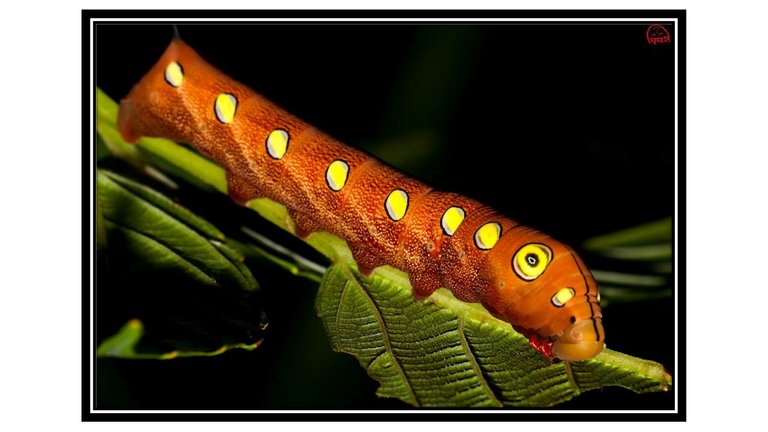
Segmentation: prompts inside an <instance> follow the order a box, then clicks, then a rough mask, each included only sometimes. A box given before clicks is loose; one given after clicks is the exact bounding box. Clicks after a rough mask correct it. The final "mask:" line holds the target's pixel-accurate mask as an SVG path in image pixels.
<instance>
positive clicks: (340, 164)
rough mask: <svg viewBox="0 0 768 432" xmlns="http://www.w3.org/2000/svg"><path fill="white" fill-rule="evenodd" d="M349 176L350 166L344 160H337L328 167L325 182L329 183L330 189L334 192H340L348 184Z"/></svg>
mask: <svg viewBox="0 0 768 432" xmlns="http://www.w3.org/2000/svg"><path fill="white" fill-rule="evenodd" d="M348 176H349V165H347V163H346V162H344V161H343V160H335V161H333V162H331V164H330V165H328V169H327V170H326V171H325V181H326V182H328V187H329V188H331V190H333V191H336V192H338V191H340V190H341V189H342V188H343V187H344V185H345V184H346V183H347V177H348Z"/></svg>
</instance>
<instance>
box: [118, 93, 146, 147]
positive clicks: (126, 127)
mask: <svg viewBox="0 0 768 432" xmlns="http://www.w3.org/2000/svg"><path fill="white" fill-rule="evenodd" d="M133 117H134V106H133V102H132V101H131V100H130V99H123V100H121V101H120V111H119V113H118V114H117V130H118V131H119V132H120V136H122V137H123V139H124V140H125V141H126V142H128V143H131V144H135V143H136V141H138V140H139V138H140V137H141V135H139V134H138V133H136V131H135V130H134V128H133Z"/></svg>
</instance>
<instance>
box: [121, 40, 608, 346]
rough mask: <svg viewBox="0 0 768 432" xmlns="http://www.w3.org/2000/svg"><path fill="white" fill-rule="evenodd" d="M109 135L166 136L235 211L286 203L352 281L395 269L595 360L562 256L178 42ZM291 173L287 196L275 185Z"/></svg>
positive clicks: (581, 292) (544, 239)
mask: <svg viewBox="0 0 768 432" xmlns="http://www.w3.org/2000/svg"><path fill="white" fill-rule="evenodd" d="M118 126H119V129H120V133H121V134H122V135H123V137H124V138H125V139H126V140H127V141H135V140H136V139H137V138H138V137H140V136H162V137H165V138H169V139H172V140H176V141H181V142H185V143H188V144H190V145H192V146H193V147H195V148H196V149H197V150H198V151H200V152H201V153H204V154H206V155H207V156H209V157H211V158H212V159H213V160H214V161H216V162H217V163H218V164H219V165H221V166H222V167H223V168H224V169H225V171H226V175H227V180H228V186H229V193H230V195H231V196H233V197H237V201H238V202H241V203H242V202H247V201H248V200H251V199H255V198H262V197H266V198H269V199H271V200H273V201H276V202H279V203H281V204H283V205H285V206H286V208H287V209H288V214H289V216H290V218H291V220H292V221H293V222H294V223H295V227H296V232H297V233H310V232H314V231H327V232H330V233H332V234H335V235H337V236H339V237H341V238H343V239H345V240H347V244H348V245H349V247H350V249H351V251H352V254H353V256H354V258H355V260H356V261H357V263H358V265H359V268H360V269H361V271H362V270H363V269H374V268H376V267H379V266H382V265H391V266H392V267H395V268H398V269H401V270H403V271H404V272H406V273H407V274H408V275H409V279H410V282H411V285H412V286H413V290H414V294H415V295H416V296H417V297H418V298H423V297H426V296H429V295H430V294H431V293H432V292H434V291H435V290H436V289H438V288H441V287H445V288H447V289H449V290H450V291H452V292H453V293H454V295H455V296H456V297H457V298H458V299H460V300H462V301H466V302H477V303H481V304H482V305H483V306H484V307H485V308H486V309H487V310H488V311H489V312H490V313H491V314H493V315H494V316H496V317H498V318H499V319H502V320H504V321H507V322H509V323H510V324H511V325H512V326H514V327H515V328H518V329H520V330H521V331H524V332H526V334H530V335H532V336H533V335H535V336H536V339H537V340H538V341H541V340H543V341H545V342H546V343H545V344H544V345H543V346H544V347H545V348H541V349H542V350H549V351H547V352H546V353H545V354H547V355H548V354H552V353H554V355H556V356H557V357H559V358H560V359H563V360H584V359H588V358H591V357H594V356H595V355H597V354H598V353H599V352H600V351H601V350H602V347H603V340H604V336H605V335H604V331H603V326H602V313H601V310H600V305H599V303H598V302H597V298H598V296H599V293H598V292H597V286H596V283H595V280H594V278H593V277H592V275H591V273H590V272H589V270H588V269H587V268H586V266H585V265H584V263H583V262H582V260H581V258H579V257H578V256H577V255H576V254H575V253H574V252H573V251H572V250H571V249H570V248H569V247H567V246H566V245H564V244H562V243H560V242H558V241H557V240H555V239H553V238H551V237H549V236H548V235H546V234H544V233H541V232H539V231H536V230H533V229H531V228H527V227H523V226H521V225H520V224H518V223H517V222H515V221H514V220H512V219H510V218H508V217H505V216H502V215H500V214H498V213H496V212H495V211H493V210H492V209H490V208H489V207H487V206H485V205H483V204H481V203H479V202H477V201H475V200H473V199H470V198H467V197H465V196H462V195H458V194H455V193H447V192H440V191H436V190H434V189H432V188H430V187H429V186H427V185H425V184H424V183H422V182H420V181H417V180H415V179H413V178H410V177H408V176H407V175H405V174H403V173H400V172H398V171H397V170H395V169H394V168H391V167H389V166H387V165H385V164H384V163H382V162H380V161H379V160H377V159H375V158H373V157H372V156H370V155H368V154H365V153H363V152H361V151H359V150H356V149H354V148H352V147H349V146H346V145H344V144H342V143H340V142H338V141H336V140H335V139H333V138H331V137H330V136H328V135H325V134H323V133H322V132H320V131H318V130H317V129H315V128H313V127H311V126H310V125H308V124H307V123H305V122H303V121H302V120H301V119H299V118H297V117H295V116H293V115H291V114H289V113H288V112H286V111H284V110H282V109H281V108H279V107H277V106H276V105H275V104H273V103H272V102H270V101H268V100H267V99H266V98H264V97H263V96H261V95H259V94H257V93H255V92H254V91H253V90H251V89H250V88H248V87H246V86H245V85H243V84H240V83H238V82H236V81H234V80H232V79H231V78H229V77H227V76H226V75H224V74H223V73H222V72H220V71H218V70H217V69H215V68H214V67H213V66H211V65H209V64H208V63H206V62H205V60H203V59H202V58H201V57H200V56H199V55H198V54H197V53H196V52H195V51H194V50H193V49H192V48H191V47H189V46H188V45H186V44H185V43H184V42H182V41H181V40H179V39H174V40H173V41H172V42H171V44H170V46H169V47H168V49H167V50H166V52H165V53H164V54H163V55H162V57H161V58H160V59H159V61H158V62H157V64H156V65H155V66H154V67H153V68H152V69H151V70H150V71H149V72H148V73H147V74H146V75H145V76H144V77H143V78H142V79H141V80H140V81H139V83H138V84H137V85H136V86H134V88H133V89H132V90H131V92H130V93H129V94H128V96H127V97H125V98H124V99H123V100H122V101H121V103H120V112H119V119H118ZM287 177H290V179H291V185H290V187H288V186H287V185H286V183H285V182H282V181H276V179H285V178H287ZM309 197H311V199H310V198H309ZM405 239H408V241H404V240H405Z"/></svg>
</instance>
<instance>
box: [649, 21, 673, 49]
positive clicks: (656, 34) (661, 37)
mask: <svg viewBox="0 0 768 432" xmlns="http://www.w3.org/2000/svg"><path fill="white" fill-rule="evenodd" d="M645 38H646V39H648V43H649V44H651V45H656V44H665V43H670V42H671V41H672V40H671V38H670V37H669V32H668V31H667V29H666V28H664V26H663V25H661V24H653V25H652V26H650V27H648V30H646V31H645Z"/></svg>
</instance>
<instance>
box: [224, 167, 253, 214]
mask: <svg viewBox="0 0 768 432" xmlns="http://www.w3.org/2000/svg"><path fill="white" fill-rule="evenodd" d="M227 194H228V195H229V196H230V197H231V198H232V199H233V200H234V201H235V202H236V203H238V204H240V205H242V206H244V205H246V204H248V201H250V200H252V199H256V198H260V197H261V194H260V193H259V191H258V190H257V189H256V188H254V187H253V186H252V183H249V182H247V181H244V180H243V179H242V178H241V177H238V176H236V175H234V174H232V173H230V172H229V171H227Z"/></svg>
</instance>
